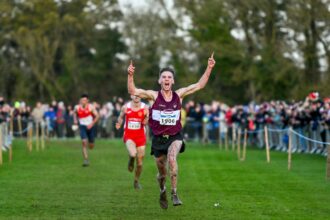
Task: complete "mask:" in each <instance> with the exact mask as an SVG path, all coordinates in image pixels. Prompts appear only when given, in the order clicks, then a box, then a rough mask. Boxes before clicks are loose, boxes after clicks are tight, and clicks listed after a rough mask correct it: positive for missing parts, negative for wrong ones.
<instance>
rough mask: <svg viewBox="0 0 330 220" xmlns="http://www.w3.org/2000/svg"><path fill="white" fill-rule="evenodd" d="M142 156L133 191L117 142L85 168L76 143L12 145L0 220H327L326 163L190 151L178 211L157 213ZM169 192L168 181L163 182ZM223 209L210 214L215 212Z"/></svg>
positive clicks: (0, 191) (149, 164)
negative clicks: (31, 148)
mask: <svg viewBox="0 0 330 220" xmlns="http://www.w3.org/2000/svg"><path fill="white" fill-rule="evenodd" d="M149 150H150V148H149V147H148V148H147V152H148V153H147V155H146V158H145V162H144V171H143V173H142V179H141V184H142V186H143V189H142V190H141V191H135V190H134V189H133V174H132V173H129V172H128V171H127V153H126V149H125V148H124V146H123V144H122V142H121V141H120V140H99V141H98V142H97V146H96V148H95V150H93V151H92V152H90V161H91V166H90V167H88V168H83V167H82V166H81V164H82V156H81V149H80V142H79V141H52V142H50V143H48V144H47V149H45V150H44V151H43V152H36V151H33V152H32V153H28V152H27V151H26V148H25V143H24V142H23V141H20V140H16V142H14V157H13V159H14V161H13V163H12V164H8V161H7V154H4V157H5V158H4V159H5V160H4V165H3V166H2V167H0V218H1V219H330V206H329V204H330V181H326V180H325V164H326V159H325V158H324V157H321V156H316V155H296V154H295V155H293V164H292V170H291V171H290V172H288V171H287V155H286V154H285V153H280V152H271V163H270V164H267V163H266V158H265V153H264V151H261V150H253V149H248V151H247V159H246V161H245V162H240V161H238V160H237V157H236V153H235V152H232V151H225V150H219V149H218V147H217V146H216V145H204V146H203V145H198V144H193V143H189V144H188V147H187V150H186V152H185V153H183V154H180V156H179V159H178V161H179V185H178V192H179V195H180V198H181V200H182V201H183V203H184V204H183V205H182V206H180V207H173V206H170V207H169V209H168V210H162V209H160V207H159V205H158V195H159V189H158V186H157V183H156V179H155V177H156V167H155V164H154V160H153V158H152V157H151V156H150V155H149ZM167 186H168V188H169V181H167ZM215 203H219V204H220V206H218V207H215V206H214V204H215Z"/></svg>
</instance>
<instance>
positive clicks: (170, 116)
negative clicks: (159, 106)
mask: <svg viewBox="0 0 330 220" xmlns="http://www.w3.org/2000/svg"><path fill="white" fill-rule="evenodd" d="M159 124H161V125H175V124H176V114H175V112H172V111H171V112H166V111H161V112H160V120H159Z"/></svg>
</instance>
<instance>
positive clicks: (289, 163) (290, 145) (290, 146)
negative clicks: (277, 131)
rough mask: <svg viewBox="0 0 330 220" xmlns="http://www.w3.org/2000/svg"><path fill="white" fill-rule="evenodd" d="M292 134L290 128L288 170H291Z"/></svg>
mask: <svg viewBox="0 0 330 220" xmlns="http://www.w3.org/2000/svg"><path fill="white" fill-rule="evenodd" d="M291 149H292V132H291V128H289V149H288V170H291Z"/></svg>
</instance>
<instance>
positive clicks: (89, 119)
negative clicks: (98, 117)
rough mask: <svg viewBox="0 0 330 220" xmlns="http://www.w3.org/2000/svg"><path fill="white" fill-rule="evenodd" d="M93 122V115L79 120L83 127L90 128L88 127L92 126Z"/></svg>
mask: <svg viewBox="0 0 330 220" xmlns="http://www.w3.org/2000/svg"><path fill="white" fill-rule="evenodd" d="M92 122H93V117H92V116H91V115H90V116H87V117H85V118H79V123H80V124H81V125H85V126H88V125H90V124H92Z"/></svg>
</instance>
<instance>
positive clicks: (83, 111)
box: [73, 94, 99, 167]
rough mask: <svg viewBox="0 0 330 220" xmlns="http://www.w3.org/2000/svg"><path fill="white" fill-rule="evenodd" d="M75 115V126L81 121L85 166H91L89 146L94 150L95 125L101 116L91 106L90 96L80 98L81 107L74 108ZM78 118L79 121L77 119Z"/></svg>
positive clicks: (80, 129)
mask: <svg viewBox="0 0 330 220" xmlns="http://www.w3.org/2000/svg"><path fill="white" fill-rule="evenodd" d="M74 112H75V114H74V115H73V117H74V124H75V125H78V121H79V131H80V137H81V140H82V153H83V158H84V163H83V166H84V167H87V166H89V160H88V152H87V144H89V149H93V148H94V139H95V128H94V125H95V123H96V122H97V121H98V119H99V114H98V112H97V111H96V109H95V108H94V106H93V105H92V104H89V100H88V95H87V94H83V95H82V96H81V98H80V103H79V105H76V106H75V108H74ZM77 117H78V119H77Z"/></svg>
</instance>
